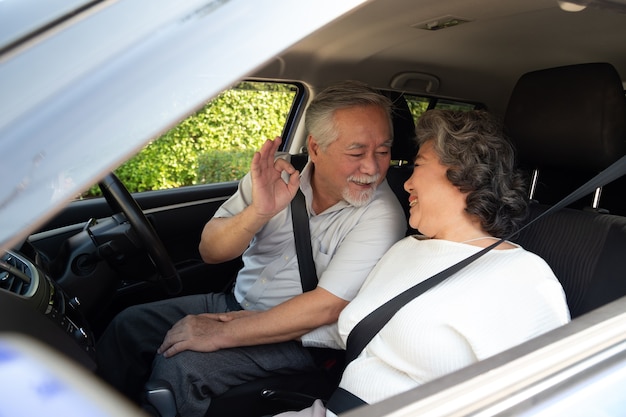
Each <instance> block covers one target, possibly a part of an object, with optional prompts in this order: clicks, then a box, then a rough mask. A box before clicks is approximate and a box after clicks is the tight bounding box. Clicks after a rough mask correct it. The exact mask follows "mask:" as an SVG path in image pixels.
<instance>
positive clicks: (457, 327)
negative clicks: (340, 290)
mask: <svg viewBox="0 0 626 417" xmlns="http://www.w3.org/2000/svg"><path fill="white" fill-rule="evenodd" d="M478 250H480V248H477V247H475V246H471V245H467V244H462V243H455V242H450V241H445V240H418V239H417V238H415V237H408V238H405V239H403V240H401V241H400V242H398V243H397V244H396V245H394V246H393V247H392V248H391V249H390V250H389V252H387V254H386V255H385V256H384V257H383V258H382V259H381V260H380V262H379V263H378V264H377V266H376V267H375V268H374V270H373V271H372V272H371V274H370V275H369V277H368V278H367V280H366V282H365V284H364V285H363V287H362V288H361V291H360V292H359V294H358V296H357V297H356V298H355V299H354V300H353V301H352V302H351V303H350V304H349V305H348V306H347V307H346V308H345V309H344V311H343V312H342V313H341V316H340V318H339V332H340V335H341V338H342V341H343V343H344V346H345V340H346V338H347V336H348V333H349V332H350V330H351V329H352V328H353V327H354V325H355V324H356V323H357V322H358V321H360V320H361V319H362V318H363V317H364V316H365V315H366V314H368V313H369V312H371V311H372V310H373V309H374V308H376V307H378V306H380V305H381V304H382V303H384V302H385V301H387V300H389V299H390V298H392V297H393V296H395V295H397V294H398V293H400V292H402V291H403V290H405V289H407V288H409V287H411V286H413V285H415V284H417V283H418V282H421V281H423V280H424V279H426V278H428V277H430V276H432V275H434V274H435V273H437V272H439V271H441V270H443V269H445V268H446V267H448V266H451V265H453V264H454V263H456V262H458V261H459V260H461V259H463V258H465V257H467V256H469V255H471V254H473V253H475V252H477V251H478ZM569 319H570V317H569V311H568V308H567V304H566V300H565V294H564V292H563V289H562V287H561V285H560V283H559V281H558V280H557V279H556V277H555V276H554V274H553V272H552V270H551V269H550V267H549V266H548V265H547V264H546V263H545V262H544V261H543V260H542V259H541V258H539V257H538V256H536V255H534V254H532V253H530V252H528V251H526V250H524V249H522V248H521V247H518V248H515V249H507V250H492V251H490V252H489V253H487V254H485V255H484V256H483V257H481V258H480V259H478V260H477V261H475V262H474V263H472V264H471V265H469V266H468V267H466V268H465V269H464V270H462V271H461V272H459V273H457V274H455V275H454V276H452V277H450V278H448V279H447V280H446V281H445V282H443V283H442V284H440V285H439V286H437V287H435V288H432V289H431V290H430V291H428V292H426V293H424V294H422V295H421V296H419V297H418V298H416V299H415V300H413V301H412V302H411V303H409V304H408V305H406V306H405V307H404V308H402V309H401V310H400V311H399V312H398V313H397V314H396V315H395V316H394V317H393V318H392V319H391V321H390V322H389V323H387V325H386V326H385V327H384V328H383V329H382V331H381V332H380V333H379V334H378V335H377V336H376V337H375V338H374V339H373V340H372V341H371V342H370V343H369V345H368V346H367V347H366V348H365V350H364V351H363V352H362V353H361V355H360V356H359V357H358V358H356V359H355V360H354V361H353V362H352V363H350V364H349V365H348V367H347V368H346V370H345V373H344V375H343V379H342V381H341V384H340V386H341V387H343V388H345V389H347V390H348V391H350V392H352V393H354V394H356V395H357V396H359V397H361V398H362V399H363V400H365V401H367V402H368V403H370V404H371V403H374V402H378V401H381V400H383V399H385V398H388V397H390V396H392V395H395V394H399V393H401V392H404V391H407V390H409V389H411V388H414V387H416V386H418V385H420V384H423V383H425V382H428V381H430V380H433V379H435V378H437V377H439V376H442V375H445V374H447V373H450V372H452V371H455V370H458V369H460V368H462V367H465V366H467V365H470V364H472V363H474V362H476V361H478V360H482V359H485V358H487V357H489V356H492V355H494V354H496V353H499V352H501V351H503V350H506V349H508V348H510V347H513V346H515V345H518V344H520V343H521V342H524V341H526V340H528V339H531V338H533V337H535V336H538V335H540V334H542V333H544V332H547V331H548V330H551V329H553V328H555V327H558V326H560V325H563V324H565V323H567V322H568V321H569ZM329 415H332V413H330V412H329Z"/></svg>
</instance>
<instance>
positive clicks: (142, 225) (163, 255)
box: [98, 172, 182, 295]
mask: <svg viewBox="0 0 626 417" xmlns="http://www.w3.org/2000/svg"><path fill="white" fill-rule="evenodd" d="M98 185H99V186H100V190H101V191H102V194H103V195H104V198H105V199H106V201H107V203H108V204H109V206H110V207H111V208H112V209H113V211H114V212H115V213H117V212H120V211H121V212H122V213H124V215H125V216H126V219H127V220H128V222H129V223H130V225H131V227H132V228H133V229H134V230H135V232H137V235H138V236H139V240H140V241H141V243H142V245H143V246H144V248H145V249H146V251H147V252H148V256H149V257H150V260H151V261H152V263H153V264H154V266H155V268H156V270H157V274H158V275H159V278H158V282H160V283H161V284H163V286H164V287H165V290H166V291H167V292H168V294H170V295H173V294H178V293H179V292H180V291H181V289H182V282H181V280H180V276H179V275H178V271H177V270H176V267H175V266H174V263H173V262H172V260H171V258H170V256H169V254H168V253H167V250H166V249H165V246H164V245H163V242H162V241H161V239H160V238H159V235H157V233H156V230H154V227H152V224H151V223H150V221H149V220H148V218H147V217H146V215H145V214H143V211H142V210H141V207H139V204H137V201H135V199H134V198H133V197H132V196H131V194H130V192H128V189H127V188H126V187H125V186H124V184H122V182H121V181H120V180H119V178H117V176H116V175H115V174H113V173H112V172H111V173H109V174H108V175H107V176H106V177H104V178H103V179H102V181H100V182H99V183H98Z"/></svg>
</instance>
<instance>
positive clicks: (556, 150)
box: [504, 63, 626, 318]
mask: <svg viewBox="0 0 626 417" xmlns="http://www.w3.org/2000/svg"><path fill="white" fill-rule="evenodd" d="M625 116H626V99H625V98H624V91H623V87H622V83H621V80H620V77H619V75H618V74H617V72H616V70H615V69H614V68H613V66H611V65H610V64H605V63H591V64H580V65H571V66H563V67H558V68H551V69H546V70H540V71H533V72H529V73H527V74H524V75H523V76H522V77H521V78H520V79H519V81H518V82H517V84H516V86H515V88H514V89H513V92H512V94H511V97H510V100H509V103H508V108H507V112H506V115H505V118H504V127H505V131H506V132H507V134H508V135H509V136H510V137H511V139H512V141H513V142H514V144H515V147H516V148H517V152H518V157H519V162H520V165H521V166H523V167H525V169H527V170H528V172H529V180H530V178H534V179H535V180H536V181H535V184H536V185H535V186H533V185H531V187H530V188H531V193H532V194H531V195H530V196H529V197H530V198H531V204H530V213H531V214H530V218H534V217H536V216H538V215H539V214H540V213H542V212H544V211H545V210H546V209H547V208H548V207H549V204H554V203H556V202H557V201H558V200H560V199H561V198H562V197H564V196H565V195H567V194H569V192H570V191H572V190H574V189H576V188H577V187H578V186H580V185H582V184H583V183H584V182H586V181H587V180H589V179H590V178H591V177H593V176H594V175H595V174H596V173H597V172H599V171H601V170H603V169H605V168H606V167H608V166H609V165H610V164H611V163H612V162H614V161H616V160H617V159H619V158H620V157H622V156H623V155H624V154H626V119H625ZM531 171H532V173H531ZM532 174H534V177H533V175H532ZM623 179H624V178H622V179H621V180H623ZM622 184H623V183H622ZM611 186H612V187H613V188H610V187H611ZM533 188H534V193H533ZM603 188H604V193H603V196H602V197H603V198H602V200H600V201H599V203H598V199H597V198H596V200H595V202H594V204H593V205H592V204H591V203H592V196H589V199H588V200H587V201H586V202H582V203H580V204H578V205H576V206H571V207H568V208H566V209H562V210H560V211H558V212H556V213H553V214H552V215H550V216H547V217H544V218H543V219H540V220H539V221H538V222H537V223H536V224H534V225H533V226H531V227H529V228H527V229H525V230H523V231H522V232H521V233H520V234H519V236H518V237H517V238H515V239H514V240H515V241H516V242H517V243H518V244H520V245H521V246H522V247H524V248H525V249H527V250H529V251H531V252H534V253H536V254H538V255H539V256H541V257H542V258H543V259H545V260H546V262H547V263H548V264H549V265H550V266H551V268H552V269H553V271H554V273H555V275H556V276H557V277H558V279H559V280H560V281H561V284H562V285H563V288H564V290H565V293H566V296H567V301H568V305H569V308H570V312H571V315H572V318H575V317H578V316H580V315H582V314H584V313H586V312H589V311H591V310H593V309H595V308H597V307H600V306H602V305H604V304H606V303H608V302H610V301H613V300H615V299H617V298H620V297H622V296H624V295H626V217H624V216H618V215H612V214H607V210H603V209H602V208H601V206H604V204H603V202H604V198H605V197H609V195H610V193H615V194H616V195H615V196H610V197H611V198H607V200H610V201H620V200H623V196H624V189H623V186H622V188H621V189H616V188H615V183H613V184H609V185H608V186H605V187H603ZM609 190H610V192H609ZM596 197H597V196H596ZM589 205H592V207H587V206H589Z"/></svg>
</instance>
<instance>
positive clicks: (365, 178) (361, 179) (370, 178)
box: [348, 174, 380, 184]
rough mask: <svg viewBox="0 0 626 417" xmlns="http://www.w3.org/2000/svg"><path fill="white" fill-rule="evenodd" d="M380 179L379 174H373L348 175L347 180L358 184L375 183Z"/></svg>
mask: <svg viewBox="0 0 626 417" xmlns="http://www.w3.org/2000/svg"><path fill="white" fill-rule="evenodd" d="M378 180H380V174H375V175H351V176H350V177H348V181H349V182H357V183H360V184H375V183H377V182H378Z"/></svg>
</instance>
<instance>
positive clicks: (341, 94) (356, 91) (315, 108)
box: [304, 81, 393, 150]
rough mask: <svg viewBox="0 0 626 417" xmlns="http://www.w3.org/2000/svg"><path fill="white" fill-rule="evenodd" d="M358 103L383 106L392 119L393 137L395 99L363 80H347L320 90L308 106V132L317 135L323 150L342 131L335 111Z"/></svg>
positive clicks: (391, 134)
mask: <svg viewBox="0 0 626 417" xmlns="http://www.w3.org/2000/svg"><path fill="white" fill-rule="evenodd" d="M358 106H379V107H380V108H382V109H383V110H384V111H385V113H386V114H387V118H388V119H389V134H390V138H389V139H393V124H392V119H391V113H392V110H391V108H392V103H391V100H390V99H388V98H387V97H385V96H384V95H382V94H381V93H380V92H379V91H378V90H376V89H374V88H372V87H370V86H368V85H367V84H365V83H362V82H360V81H344V82H341V83H338V84H335V85H332V86H330V87H328V88H326V89H324V90H323V91H322V92H320V93H319V94H318V95H317V96H316V97H315V98H314V99H313V101H311V104H309V107H308V108H307V110H306V118H305V123H304V126H305V128H306V131H307V134H309V135H311V136H313V137H314V138H315V140H316V141H317V143H318V145H319V146H320V147H321V148H322V150H326V148H328V146H329V145H330V144H331V143H332V142H334V141H335V140H336V139H337V136H338V134H339V132H338V130H337V128H336V126H335V119H334V115H335V111H336V110H339V109H344V108H349V107H358Z"/></svg>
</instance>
